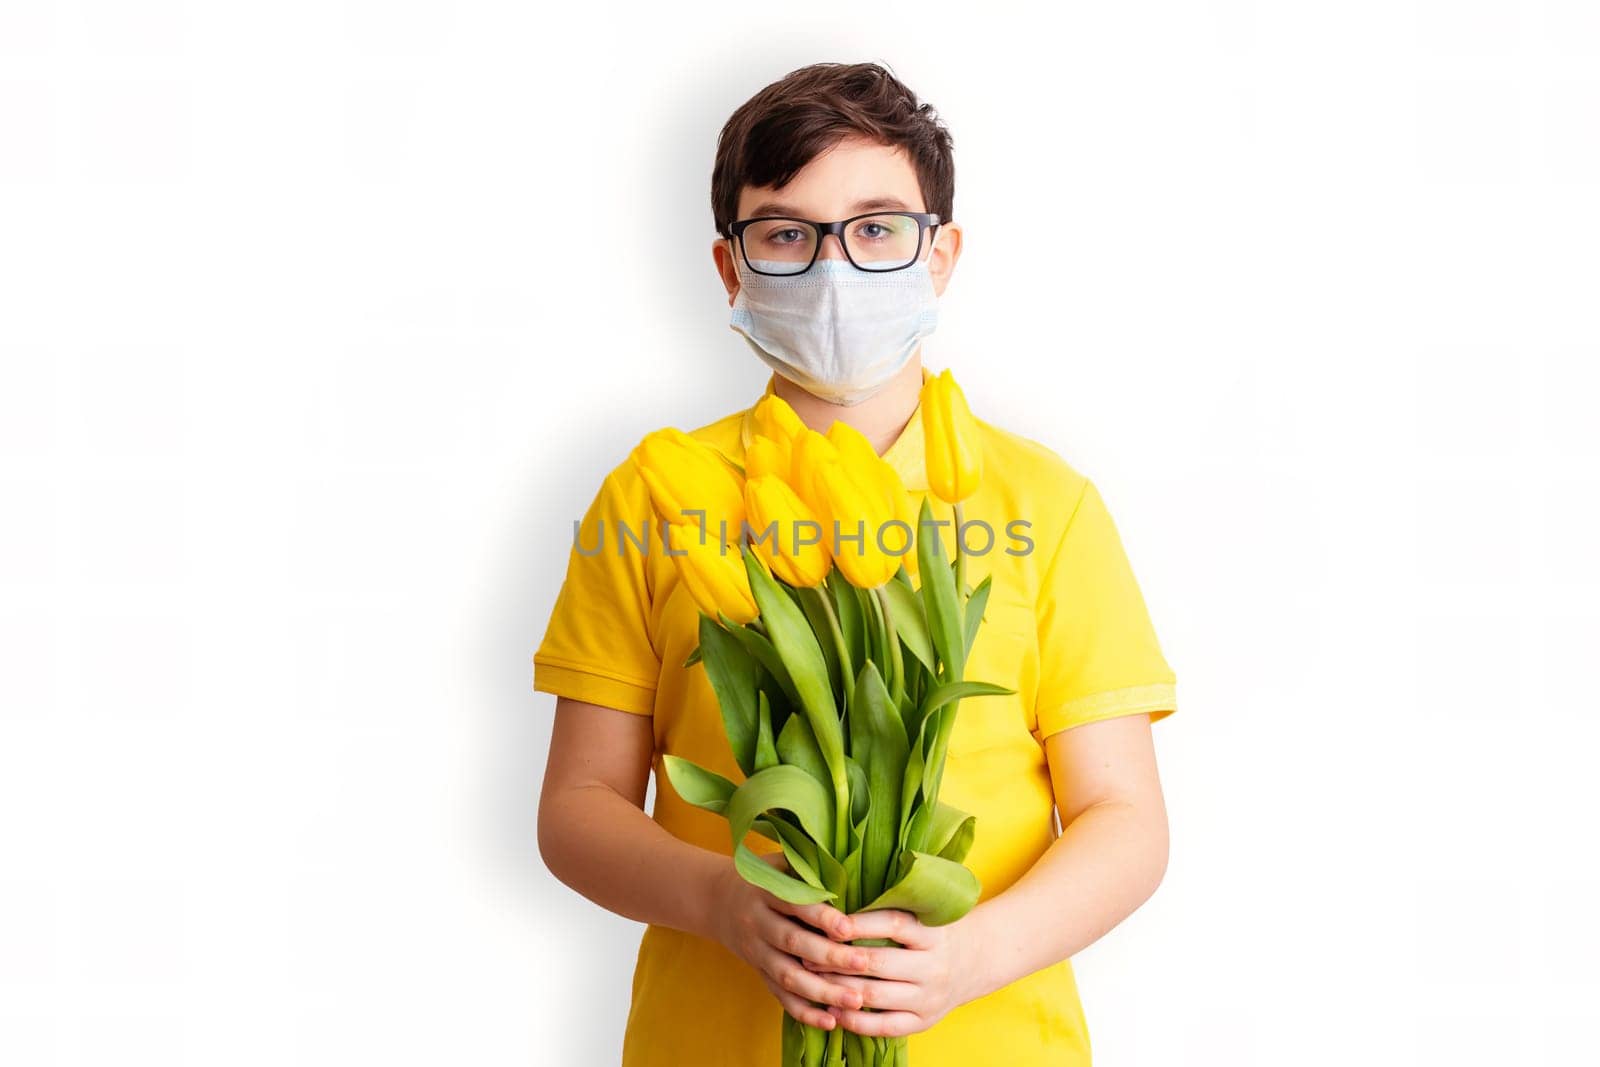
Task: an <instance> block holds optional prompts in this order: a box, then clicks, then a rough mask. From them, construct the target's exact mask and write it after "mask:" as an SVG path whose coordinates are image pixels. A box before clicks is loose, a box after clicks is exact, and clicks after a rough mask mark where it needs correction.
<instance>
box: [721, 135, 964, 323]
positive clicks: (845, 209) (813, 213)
mask: <svg viewBox="0 0 1600 1067" xmlns="http://www.w3.org/2000/svg"><path fill="white" fill-rule="evenodd" d="M879 210H882V211H927V210H928V206H927V202H926V201H925V200H924V199H923V198H922V190H921V188H920V187H919V186H918V183H917V172H916V170H915V169H914V168H913V167H912V165H911V160H910V158H909V157H908V156H907V155H906V153H905V151H904V150H903V149H901V148H898V147H890V146H888V145H881V144H877V143H876V142H873V141H870V140H867V139H865V138H860V137H848V138H845V139H844V140H842V141H840V142H839V143H838V144H837V145H835V146H834V147H833V148H831V149H829V150H828V151H826V152H824V153H822V154H821V155H819V156H817V158H816V159H813V160H812V161H811V162H810V163H808V164H806V165H805V167H803V168H802V169H801V170H800V173H798V174H796V175H795V176H794V177H793V178H792V179H790V181H789V184H788V185H785V186H784V187H783V188H782V189H774V188H772V187H770V186H760V187H757V186H754V185H747V186H745V187H744V188H743V189H742V190H740V192H739V210H738V212H737V213H736V215H735V216H734V217H735V219H748V218H752V217H754V216H757V215H788V216H791V217H794V218H801V219H811V220H813V221H815V222H832V221H834V220H835V219H847V218H850V217H851V216H852V215H861V214H864V213H865V212H868V211H879ZM935 233H936V236H935V238H934V241H933V247H932V251H931V252H930V251H929V249H928V248H927V247H926V246H924V248H923V250H922V255H923V256H924V257H925V259H926V261H927V264H928V273H929V275H930V276H931V277H932V279H933V289H934V292H935V293H938V294H939V295H943V294H944V290H945V286H946V285H948V284H949V283H950V274H951V272H952V271H953V270H955V266H956V260H957V258H959V257H960V255H961V228H960V227H959V226H957V225H956V224H955V223H953V222H947V223H945V224H943V225H941V226H940V227H939V228H938V230H937V231H935ZM711 255H712V258H713V259H715V261H716V264H717V273H718V274H720V275H721V276H722V284H723V286H724V287H725V288H726V289H727V290H728V304H729V306H732V304H733V301H734V297H736V296H737V295H738V294H739V272H738V266H737V262H736V261H737V258H738V255H739V253H738V250H737V248H736V247H735V246H734V245H733V243H732V242H730V241H729V240H728V239H727V238H723V237H719V238H717V239H716V240H715V241H714V242H713V243H712V246H711ZM751 256H752V258H753V257H754V256H755V253H754V252H752V253H751ZM817 258H818V259H823V258H832V259H843V258H845V256H844V249H842V248H840V247H839V242H838V239H837V238H835V237H833V236H831V235H830V236H829V237H828V239H827V240H825V241H823V242H822V248H821V249H820V250H819V251H818V253H817Z"/></svg>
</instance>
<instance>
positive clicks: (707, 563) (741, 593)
mask: <svg viewBox="0 0 1600 1067" xmlns="http://www.w3.org/2000/svg"><path fill="white" fill-rule="evenodd" d="M667 530H668V531H670V532H669V534H668V538H669V544H670V546H671V549H672V561H673V563H674V564H675V565H676V567H677V570H678V578H679V580H680V581H682V582H683V584H684V587H685V588H686V589H688V590H689V595H690V596H691V597H693V598H694V602H695V604H696V605H698V606H699V608H700V610H701V611H703V612H705V613H706V614H707V615H709V616H710V617H711V618H713V619H716V618H717V617H718V614H719V613H720V614H722V615H726V616H727V617H728V618H730V619H732V620H733V621H734V622H736V623H740V624H741V625H742V624H744V623H747V622H749V621H750V620H751V619H754V618H755V617H756V616H757V615H758V614H759V612H758V611H757V609H756V600H755V596H754V594H752V593H751V592H750V576H749V574H748V573H747V572H746V571H745V568H744V559H743V558H742V557H741V556H740V554H739V551H738V549H737V548H731V547H729V546H727V545H724V544H722V543H720V542H719V541H718V540H717V539H716V538H715V537H704V538H702V537H701V536H700V529H699V527H697V526H695V525H694V524H692V523H678V524H674V525H671V526H668V527H667ZM679 553H681V555H680V554H679ZM719 621H720V620H719Z"/></svg>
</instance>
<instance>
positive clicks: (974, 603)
mask: <svg viewBox="0 0 1600 1067" xmlns="http://www.w3.org/2000/svg"><path fill="white" fill-rule="evenodd" d="M992 579H993V575H985V576H984V579H983V581H981V582H979V583H978V588H976V589H974V590H973V591H972V597H971V599H969V600H968V601H967V606H966V607H965V608H964V609H963V610H962V613H963V616H964V618H963V621H964V622H965V624H966V631H967V632H966V634H965V635H964V637H965V646H964V653H963V655H967V656H970V655H971V654H972V642H974V641H976V640H977V639H978V624H979V623H981V622H982V621H983V610H984V608H986V607H987V606H988V604H989V589H990V587H991V586H992V585H993V581H992Z"/></svg>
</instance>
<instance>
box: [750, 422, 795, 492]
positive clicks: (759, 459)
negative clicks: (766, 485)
mask: <svg viewBox="0 0 1600 1067" xmlns="http://www.w3.org/2000/svg"><path fill="white" fill-rule="evenodd" d="M763 474H775V475H777V476H778V477H779V478H782V479H783V480H784V481H788V480H789V440H788V438H784V439H783V440H782V441H774V440H773V439H772V438H770V437H765V436H763V435H760V434H757V435H756V437H755V438H754V439H753V440H751V442H750V447H749V448H747V449H745V452H744V476H745V477H746V478H759V477H760V476H761V475H763Z"/></svg>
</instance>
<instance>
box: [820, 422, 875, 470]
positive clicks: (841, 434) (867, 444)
mask: <svg viewBox="0 0 1600 1067" xmlns="http://www.w3.org/2000/svg"><path fill="white" fill-rule="evenodd" d="M828 440H829V441H830V442H832V444H833V447H834V448H835V449H837V450H838V452H839V455H840V456H841V457H843V458H844V459H845V460H846V461H848V462H850V463H857V464H860V465H862V466H872V465H873V464H875V463H879V462H882V457H880V456H879V455H878V450H877V449H875V448H873V447H872V442H871V441H868V440H867V435H866V434H864V433H862V432H861V431H860V430H858V429H856V428H855V427H854V426H851V425H850V424H849V423H848V422H839V421H837V420H836V421H835V422H834V424H833V425H832V426H829V427H828Z"/></svg>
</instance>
